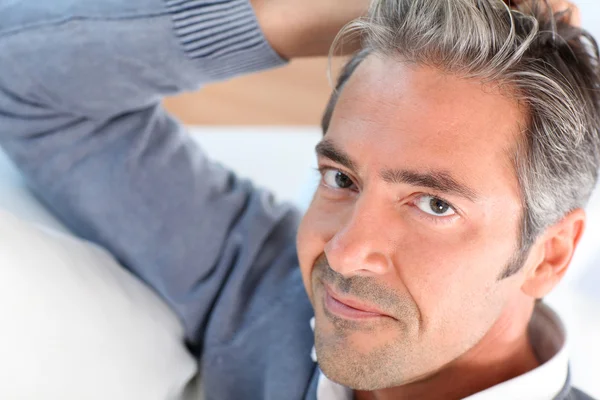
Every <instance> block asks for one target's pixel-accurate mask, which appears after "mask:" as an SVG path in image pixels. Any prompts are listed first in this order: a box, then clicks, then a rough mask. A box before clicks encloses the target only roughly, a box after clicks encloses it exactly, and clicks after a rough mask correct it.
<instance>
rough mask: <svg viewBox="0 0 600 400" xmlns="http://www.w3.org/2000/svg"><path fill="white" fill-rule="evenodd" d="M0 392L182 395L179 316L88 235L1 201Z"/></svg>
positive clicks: (56, 398) (24, 397)
mask: <svg viewBox="0 0 600 400" xmlns="http://www.w3.org/2000/svg"><path fill="white" fill-rule="evenodd" d="M0 321H2V322H1V324H2V325H1V335H0V377H2V378H1V380H2V383H1V384H0V399H11V400H34V399H35V400H39V399H45V400H71V399H73V400H81V399H86V400H96V399H97V400H107V399H111V400H121V399H122V400H132V399H144V400H151V399H156V400H165V399H180V398H182V392H183V391H184V387H185V385H186V383H187V382H188V381H189V380H190V379H191V378H192V377H193V375H194V374H195V372H196V364H195V361H194V359H193V358H192V357H191V356H190V355H189V354H188V352H187V351H186V349H185V346H184V345H183V344H182V343H183V339H182V328H181V325H180V323H179V321H178V320H177V319H176V318H175V317H174V315H173V314H172V313H171V312H170V311H169V310H168V309H167V307H166V305H165V304H163V303H162V302H161V301H160V300H159V299H158V297H157V296H156V295H155V294H154V293H152V292H151V291H150V290H149V289H147V288H146V287H145V286H144V285H143V284H141V283H140V282H139V281H138V280H137V279H135V278H133V276H131V275H130V274H129V273H128V272H126V271H125V270H124V269H123V268H121V267H120V266H119V265H118V264H117V263H116V262H115V260H114V259H113V258H112V257H111V256H110V255H109V254H108V253H107V252H106V251H104V250H102V249H100V248H99V247H97V246H95V245H92V244H90V243H88V242H84V241H82V240H79V239H76V238H74V237H70V236H67V235H64V234H61V233H57V232H56V231H54V232H50V231H48V230H47V229H46V228H43V229H42V228H39V227H37V226H35V225H33V224H31V223H29V222H25V221H23V220H21V219H19V218H16V217H15V216H13V215H11V214H9V213H7V212H4V211H0Z"/></svg>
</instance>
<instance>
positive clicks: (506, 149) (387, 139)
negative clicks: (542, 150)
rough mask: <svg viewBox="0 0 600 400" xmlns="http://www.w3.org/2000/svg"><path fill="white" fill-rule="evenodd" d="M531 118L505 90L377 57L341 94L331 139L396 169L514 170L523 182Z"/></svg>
mask: <svg viewBox="0 0 600 400" xmlns="http://www.w3.org/2000/svg"><path fill="white" fill-rule="evenodd" d="M524 120H525V116H524V113H523V110H522V109H521V107H520V105H519V103H518V101H517V100H515V99H513V98H511V97H509V96H507V95H506V92H501V91H500V90H499V89H498V90H494V89H493V88H491V87H489V86H486V85H483V84H482V83H481V82H478V81H475V80H469V79H464V78H461V77H458V76H455V75H452V74H448V73H444V72H442V71H440V70H438V69H436V68H433V67H424V66H418V65H416V64H408V63H405V62H402V61H401V60H398V59H393V58H385V57H381V56H369V57H368V58H367V59H366V60H364V62H363V64H362V65H360V66H359V67H358V68H357V70H356V71H355V72H354V74H353V76H352V77H351V78H350V79H349V81H348V82H347V84H346V85H345V87H344V89H343V90H342V92H341V93H340V98H339V101H338V104H337V107H336V109H335V111H334V113H333V117H332V121H331V124H330V129H329V131H328V133H327V135H326V138H330V139H332V140H333V141H334V142H335V143H337V144H338V145H341V146H342V147H344V148H345V149H346V151H347V152H349V153H355V152H356V149H364V150H365V152H363V154H362V155H356V154H355V155H354V157H358V158H363V159H364V156H367V157H371V158H373V157H374V158H377V159H378V160H379V161H381V162H382V163H385V164H390V163H391V164H393V166H394V167H397V166H402V167H407V166H415V167H416V168H429V169H432V170H444V171H453V170H455V171H464V170H465V169H466V170H469V169H473V168H475V169H481V170H482V171H481V174H486V173H487V174H494V175H496V174H498V173H499V172H501V171H506V175H508V176H509V177H510V181H511V186H515V187H516V186H517V182H516V174H515V170H514V165H512V160H513V157H512V154H513V153H514V149H515V147H516V145H517V142H518V141H519V139H520V137H521V136H520V135H521V134H522V133H521V130H522V126H524V125H525V124H524ZM367 149H368V151H367ZM369 153H370V154H369ZM494 164H496V166H495V168H494ZM455 167H458V168H455ZM484 167H485V168H484ZM484 170H485V171H487V172H484ZM494 175H490V176H492V177H493V176H494Z"/></svg>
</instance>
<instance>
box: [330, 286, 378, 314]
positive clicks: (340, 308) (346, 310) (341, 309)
mask: <svg viewBox="0 0 600 400" xmlns="http://www.w3.org/2000/svg"><path fill="white" fill-rule="evenodd" d="M323 287H324V289H325V293H324V303H325V304H324V305H325V308H326V309H327V311H329V312H330V313H331V314H333V315H335V316H338V317H341V318H344V319H353V320H364V319H372V318H382V317H388V318H389V317H390V316H389V315H387V314H386V313H385V312H383V311H381V310H379V309H378V308H377V307H375V306H373V305H370V304H367V303H364V302H361V301H359V300H356V299H352V298H349V297H344V296H341V295H339V294H337V293H335V292H334V291H333V290H332V289H331V288H330V287H329V286H328V285H327V284H325V283H324V284H323Z"/></svg>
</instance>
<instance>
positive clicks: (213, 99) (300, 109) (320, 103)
mask: <svg viewBox="0 0 600 400" xmlns="http://www.w3.org/2000/svg"><path fill="white" fill-rule="evenodd" d="M327 65H328V62H327V59H326V58H317V59H304V60H295V61H293V62H291V63H289V64H288V65H286V66H284V67H281V68H277V69H274V70H270V71H265V72H261V73H258V74H254V75H250V76H243V77H240V78H236V79H233V80H231V81H228V82H223V83H217V84H213V85H209V86H206V87H205V88H204V89H203V90H201V91H199V92H196V93H189V94H183V95H180V96H177V97H173V98H169V99H167V100H166V101H165V104H166V106H167V108H168V109H170V110H171V111H172V112H173V113H174V114H175V115H176V116H177V117H178V118H179V119H181V120H182V121H183V122H185V123H187V124H191V125H317V124H318V123H319V121H320V119H321V113H322V112H323V110H324V109H325V105H326V104H327V101H328V99H329V95H330V92H331V89H330V85H329V80H328V78H327V68H328V67H327ZM334 68H335V67H334ZM334 76H335V75H334Z"/></svg>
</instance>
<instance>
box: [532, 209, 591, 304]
mask: <svg viewBox="0 0 600 400" xmlns="http://www.w3.org/2000/svg"><path fill="white" fill-rule="evenodd" d="M584 227H585V211H583V209H580V208H579V209H577V210H575V211H572V212H570V213H569V214H567V215H566V216H565V217H564V218H563V219H562V220H560V221H559V222H557V223H556V224H554V225H553V226H551V227H550V228H548V229H547V230H546V232H545V233H544V234H543V235H542V236H541V237H540V239H539V240H538V241H537V243H536V244H535V245H534V246H535V247H537V251H536V253H537V256H536V257H533V259H534V260H535V263H534V265H532V266H531V267H530V268H529V270H528V271H527V278H526V279H525V282H524V283H523V286H522V287H521V289H522V290H523V292H524V293H525V294H527V295H528V296H531V297H533V298H536V299H541V298H542V297H544V296H546V295H547V294H548V293H550V291H551V290H552V289H554V287H555V286H556V285H557V284H558V282H560V280H561V279H562V277H563V276H564V275H565V272H567V268H568V267H569V264H570V262H571V259H572V258H573V252H574V251H575V248H576V247H577V244H578V243H579V239H581V235H582V234H583V230H584Z"/></svg>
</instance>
